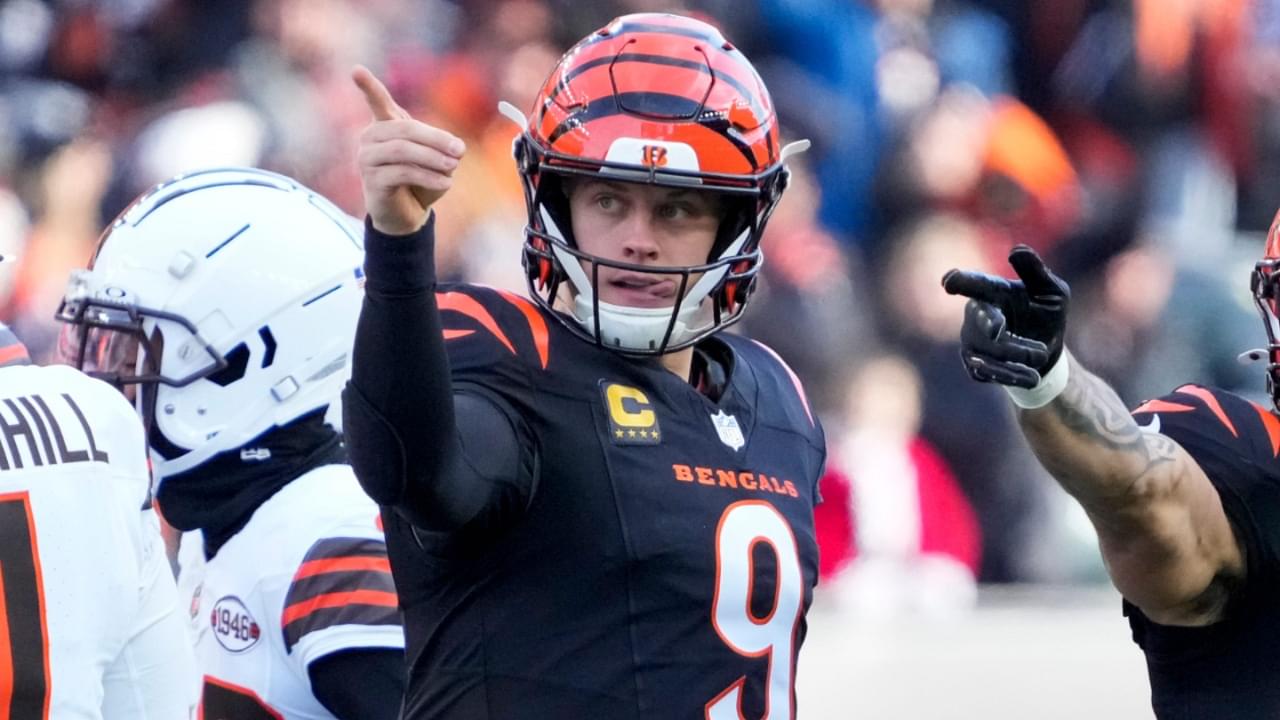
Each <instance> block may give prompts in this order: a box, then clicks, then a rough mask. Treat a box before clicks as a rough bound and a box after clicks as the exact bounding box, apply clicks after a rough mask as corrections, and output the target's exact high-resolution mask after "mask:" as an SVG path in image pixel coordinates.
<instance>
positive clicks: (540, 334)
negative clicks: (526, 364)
mask: <svg viewBox="0 0 1280 720" xmlns="http://www.w3.org/2000/svg"><path fill="white" fill-rule="evenodd" d="M498 292H499V293H500V294H501V295H502V297H503V298H505V299H506V301H507V302H509V303H511V304H512V305H515V306H516V307H518V308H520V312H522V313H524V317H525V319H526V320H528V321H529V332H531V333H533V346H534V347H535V348H537V349H538V360H539V361H541V362H542V369H543V370H546V369H547V360H548V359H549V357H550V352H551V350H550V343H551V335H550V333H548V332H547V319H546V318H544V317H542V313H540V312H538V309H537V308H535V307H534V306H533V303H531V302H529V301H528V300H525V299H524V298H522V297H520V296H519V295H516V294H515V293H513V292H509V291H507V290H498Z"/></svg>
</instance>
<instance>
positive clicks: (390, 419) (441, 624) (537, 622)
mask: <svg viewBox="0 0 1280 720" xmlns="http://www.w3.org/2000/svg"><path fill="white" fill-rule="evenodd" d="M430 232H431V230H430V227H429V226H428V227H427V228H426V229H424V231H422V233H421V235H420V236H419V237H418V238H417V241H421V240H423V238H424V237H426V238H429V235H430ZM367 243H368V247H369V254H368V257H367V259H366V267H367V269H368V271H369V274H368V281H369V294H368V298H369V299H367V300H366V305H365V309H364V311H363V312H362V315H361V328H360V330H359V331H358V334H357V344H356V367H355V369H354V375H353V380H352V384H351V386H350V388H349V391H348V402H347V403H345V405H346V408H347V414H348V419H347V431H348V434H349V436H350V437H349V440H350V442H351V448H352V453H351V457H352V465H353V467H355V468H356V470H357V473H358V474H360V475H361V482H362V483H363V484H364V485H365V487H366V489H368V490H369V492H370V494H371V495H373V496H374V497H375V498H376V499H379V500H380V501H381V502H383V503H384V504H386V505H388V506H390V507H389V508H388V509H387V510H384V513H383V516H384V521H385V523H386V532H387V545H388V553H389V555H390V559H391V565H392V572H393V574H394V576H395V580H396V586H397V591H398V594H399V598H400V603H401V607H402V609H403V611H404V616H405V626H406V627H405V632H406V658H407V661H408V663H409V678H408V688H407V690H406V697H405V717H407V718H415V719H418V718H423V719H425V718H430V719H432V720H435V719H437V718H466V719H468V720H471V719H476V720H486V719H493V720H499V719H501V720H520V719H521V718H539V719H541V718H609V719H610V720H615V719H617V720H621V719H625V718H654V719H659V718H660V719H662V720H679V719H681V718H690V719H692V718H699V719H701V718H708V717H709V718H715V719H719V718H731V719H733V720H737V719H738V718H740V717H764V716H768V717H770V718H774V719H775V720H776V719H778V718H791V717H794V715H795V707H794V704H795V693H794V678H795V670H796V658H797V655H798V651H799V648H800V643H801V642H802V641H803V639H804V636H805V612H806V610H807V608H808V606H809V604H810V601H811V599H812V592H813V587H814V585H815V584H816V582H817V575H818V573H817V570H818V550H817V543H816V541H815V537H814V528H813V506H814V504H815V502H816V493H817V481H818V478H819V476H820V474H821V471H822V466H823V463H824V460H825V444H824V439H823V437H822V431H821V429H820V427H819V425H818V423H817V421H816V419H815V418H814V417H813V415H812V413H811V411H810V409H809V407H808V404H807V402H806V400H805V399H804V396H803V393H802V391H801V389H800V386H799V383H798V382H797V381H796V379H795V377H794V376H793V375H792V374H791V372H790V370H788V369H787V367H786V366H785V365H784V364H783V363H782V362H781V361H780V360H779V359H778V358H777V357H776V356H775V355H774V354H773V353H772V352H771V351H769V350H768V349H766V348H765V347H763V346H762V345H759V344H757V343H755V342H752V341H750V340H746V339H742V338H738V337H734V336H729V335H721V336H718V337H716V338H712V339H709V340H706V341H704V342H703V343H701V344H700V345H699V350H700V352H703V353H705V355H706V356H707V357H710V358H715V359H716V360H715V362H714V364H715V366H716V367H718V368H721V369H723V370H724V372H725V378H726V379H725V381H724V383H723V390H722V392H720V393H719V395H718V399H717V400H715V401H713V400H712V399H711V398H710V397H708V395H706V394H703V393H701V392H699V391H698V390H697V389H695V388H694V387H693V386H692V385H690V383H689V382H687V381H685V380H684V379H682V378H679V377H677V376H676V375H674V374H672V373H671V372H669V371H667V370H666V369H664V368H663V367H662V366H661V365H660V364H659V363H658V361H657V360H639V359H635V358H627V357H623V356H621V355H618V354H615V353H613V352H610V351H607V350H604V349H602V348H599V347H597V346H595V345H593V344H591V343H589V342H586V341H583V340H582V339H580V338H578V337H576V336H575V335H573V334H572V333H571V332H570V331H569V330H568V329H567V328H565V327H564V326H563V325H561V323H560V322H559V321H558V319H557V318H555V317H553V316H552V315H550V314H549V313H548V312H547V311H545V310H542V309H540V308H539V307H537V306H535V305H534V304H533V303H531V302H529V301H528V300H525V299H523V298H521V297H519V296H517V295H514V294H510V293H504V292H500V291H497V290H491V289H484V288H477V287H473V286H441V287H434V286H433V284H432V282H431V278H432V275H433V273H432V271H431V268H430V254H431V253H430V244H429V242H416V241H411V240H410V239H388V238H386V237H385V236H379V235H378V233H376V231H373V230H369V231H368V234H367ZM432 290H435V291H436V292H435V294H434V295H432V294H431V291H432ZM433 297H434V302H433V301H432V298H433ZM437 308H438V313H437ZM446 360H447V362H446ZM446 366H447V367H448V368H449V369H448V371H447V373H446V379H447V380H448V382H447V383H446V384H443V385H442V384H441V383H439V377H438V375H439V373H437V372H435V371H434V370H433V369H443V368H444V367H446ZM442 393H448V394H443V395H442ZM450 397H452V398H453V402H452V403H449V402H448V400H449V398H450ZM419 398H421V401H420V400H419ZM442 400H443V402H442ZM384 409H385V412H384ZM455 411H456V416H455ZM353 413H354V414H353ZM455 417H456V419H455ZM476 418H484V420H483V421H482V422H480V423H477V422H476V420H475V419H476ZM433 432H435V433H436V434H435V435H433V434H432V433H433ZM454 435H460V436H461V437H460V438H453V437H452V436H454ZM451 443H452V444H451ZM435 446H440V447H441V448H443V449H442V450H441V451H440V452H435V451H434V450H432V448H434V447H435ZM490 446H492V447H490ZM511 446H518V447H519V453H518V454H519V455H520V456H521V457H520V461H519V462H515V463H507V462H505V461H504V462H500V463H496V464H495V463H492V462H491V461H492V460H493V459H494V457H493V456H503V457H505V456H507V455H509V454H512V453H510V452H509V448H510V447H511ZM455 447H457V448H460V449H459V450H457V451H456V452H455V451H454V450H452V449H451V448H455ZM446 455H447V456H449V457H450V458H452V459H451V460H450V461H449V462H448V463H443V464H442V465H441V466H440V467H442V468H443V469H440V468H438V467H435V465H436V463H435V461H436V460H437V459H439V458H440V457H443V456H446ZM388 458H390V459H388ZM396 458H400V460H397V459H396ZM415 458H416V460H415ZM459 458H461V459H459ZM414 464H417V465H419V466H427V465H431V466H432V467H433V468H434V469H432V470H430V471H429V472H426V473H420V474H418V475H415V473H414V468H413V467H411V465H414ZM489 465H494V466H497V467H508V466H509V467H512V468H513V469H512V470H511V472H510V473H509V474H506V475H500V476H498V477H494V475H493V474H492V472H491V470H492V467H489V468H488V469H485V468H484V467H481V469H480V470H479V471H476V470H475V468H477V467H480V466H489ZM526 469H527V470H526ZM401 477H404V478H407V480H405V482H403V483H402V482H400V480H399V478H401ZM459 477H462V478H464V479H466V481H465V482H463V483H459V482H457V479H458V478H459ZM470 478H474V480H472V479H470ZM477 485H488V486H489V487H488V488H487V489H485V490H484V491H483V492H479V493H477V492H471V489H473V488H475V487H476V486H477ZM442 488H447V490H445V491H442V490H441V489H442ZM415 495H416V496H417V498H416V500H418V502H415ZM423 497H427V498H429V499H430V502H426V503H424V502H421V501H420V500H421V498H423ZM477 497H478V498H481V500H479V501H477V500H476V498H477ZM477 504H479V505H482V506H483V507H481V508H480V509H479V510H477V509H476V506H477ZM439 505H442V506H444V508H443V509H441V508H439V507H437V506H439Z"/></svg>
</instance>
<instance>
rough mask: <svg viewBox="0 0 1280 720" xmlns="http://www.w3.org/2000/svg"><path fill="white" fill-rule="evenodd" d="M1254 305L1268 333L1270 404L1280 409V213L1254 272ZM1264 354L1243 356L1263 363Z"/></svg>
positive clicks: (1252, 285) (1256, 351)
mask: <svg viewBox="0 0 1280 720" xmlns="http://www.w3.org/2000/svg"><path fill="white" fill-rule="evenodd" d="M1250 285H1251V289H1252V290H1253V302H1254V304H1255V305H1257V306H1258V312H1259V313H1261V314H1262V321H1263V325H1264V326H1265V327H1266V330H1267V349H1266V351H1265V357H1266V359H1267V393H1268V394H1270V395H1271V402H1272V404H1274V405H1275V407H1276V409H1277V410H1280V212H1277V213H1276V216H1275V219H1274V220H1272V221H1271V229H1270V230H1268V231H1267V244H1266V248H1265V249H1264V250H1263V253H1262V259H1261V260H1259V261H1258V262H1257V264H1256V265H1255V266H1254V269H1253V277H1252V282H1251V283H1250ZM1263 357H1264V351H1262V350H1252V351H1249V352H1247V353H1244V354H1243V355H1241V358H1242V359H1248V360H1251V361H1252V360H1261V359H1262V358H1263Z"/></svg>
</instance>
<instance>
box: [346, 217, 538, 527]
mask: <svg viewBox="0 0 1280 720" xmlns="http://www.w3.org/2000/svg"><path fill="white" fill-rule="evenodd" d="M434 225H435V218H434V214H433V215H432V217H431V218H430V219H429V220H428V222H427V223H426V225H424V226H423V227H422V229H420V230H419V231H418V232H416V233H413V234H411V235H407V236H403V237H394V236H388V235H384V234H383V233H381V232H379V231H378V230H377V229H376V228H374V227H373V224H372V223H371V222H369V221H368V220H366V222H365V276H366V281H365V300H364V306H363V307H362V309H361V312H360V320H359V323H358V325H357V328H356V339H355V348H354V351H353V357H352V377H351V381H350V383H349V384H348V385H347V389H346V391H345V392H344V394H343V414H344V419H343V427H344V432H345V434H346V436H347V437H346V440H347V446H348V452H349V455H350V460H351V466H352V468H353V469H354V470H355V473H356V477H357V478H359V480H360V484H361V485H362V486H363V487H364V489H365V492H367V493H368V494H369V496H370V497H372V498H373V499H374V500H375V501H377V502H378V503H380V504H382V505H387V506H390V507H392V508H394V509H395V510H396V511H398V512H399V513H400V514H401V515H403V516H404V517H405V518H406V519H408V520H409V522H411V523H413V524H414V525H416V526H418V527H421V528H424V529H428V530H433V531H452V530H458V529H461V528H462V527H464V526H475V525H476V524H477V523H481V524H498V523H503V522H506V521H508V520H509V519H510V516H511V515H512V513H516V512H519V511H520V510H521V509H523V508H524V507H525V506H526V504H527V501H528V495H529V493H530V492H531V488H532V487H533V480H532V478H533V467H534V462H533V453H534V450H533V442H532V440H531V438H530V436H529V433H528V430H527V428H526V427H525V425H524V423H523V422H522V421H521V420H520V418H519V417H518V415H517V414H516V413H515V412H514V411H513V410H512V409H511V408H510V407H508V406H506V404H505V403H503V402H501V401H500V400H498V399H497V398H495V397H493V396H492V395H490V394H488V393H486V392H484V391H483V390H482V389H480V388H475V389H471V390H469V389H467V388H461V387H458V388H455V387H454V384H453V382H452V380H451V378H450V374H449V358H448V355H447V353H446V351H445V344H444V338H443V334H442V324H441V319H440V311H439V308H438V307H437V305H436V298H435V289H436V277H435V261H434V249H435V237H434Z"/></svg>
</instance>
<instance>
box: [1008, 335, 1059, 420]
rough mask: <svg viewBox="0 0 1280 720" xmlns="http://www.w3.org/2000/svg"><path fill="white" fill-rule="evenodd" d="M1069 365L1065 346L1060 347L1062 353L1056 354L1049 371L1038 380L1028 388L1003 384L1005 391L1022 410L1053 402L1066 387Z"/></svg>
mask: <svg viewBox="0 0 1280 720" xmlns="http://www.w3.org/2000/svg"><path fill="white" fill-rule="evenodd" d="M1070 367H1071V362H1070V358H1069V357H1068V355H1067V350H1066V348H1063V349H1062V354H1061V355H1059V356H1058V361H1057V362H1056V363H1054V364H1053V367H1051V368H1049V371H1048V372H1046V373H1045V374H1044V375H1042V376H1041V377H1040V382H1038V383H1036V386H1035V387H1033V388H1030V389H1027V388H1020V387H1011V386H1009V385H1004V386H1002V387H1004V389H1005V392H1008V393H1009V398H1010V399H1011V400H1013V404H1014V405H1017V406H1018V407H1020V408H1022V409H1023V410H1035V409H1036V408H1042V407H1044V406H1045V405H1048V404H1049V403H1051V402H1053V400H1054V398H1056V397H1058V396H1059V395H1061V394H1062V391H1063V390H1066V389H1067V376H1068V369H1069V368H1070Z"/></svg>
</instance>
